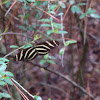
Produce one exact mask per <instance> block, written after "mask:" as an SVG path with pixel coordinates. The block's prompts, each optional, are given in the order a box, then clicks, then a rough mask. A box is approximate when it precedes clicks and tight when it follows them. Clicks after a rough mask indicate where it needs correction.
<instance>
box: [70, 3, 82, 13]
mask: <svg viewBox="0 0 100 100" xmlns="http://www.w3.org/2000/svg"><path fill="white" fill-rule="evenodd" d="M71 11H72V12H73V13H80V11H81V9H80V8H79V7H78V6H75V5H73V6H72V7H71Z"/></svg>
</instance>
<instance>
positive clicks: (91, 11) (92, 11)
mask: <svg viewBox="0 0 100 100" xmlns="http://www.w3.org/2000/svg"><path fill="white" fill-rule="evenodd" d="M95 12H96V10H92V8H89V9H88V11H87V12H86V14H92V13H95Z"/></svg>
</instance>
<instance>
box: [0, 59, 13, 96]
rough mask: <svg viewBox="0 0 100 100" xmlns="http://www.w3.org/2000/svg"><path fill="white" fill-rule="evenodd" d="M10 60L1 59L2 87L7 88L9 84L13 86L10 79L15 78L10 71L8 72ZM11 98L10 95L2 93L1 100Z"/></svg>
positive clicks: (0, 78)
mask: <svg viewBox="0 0 100 100" xmlns="http://www.w3.org/2000/svg"><path fill="white" fill-rule="evenodd" d="M8 63H9V60H8V59H6V58H0V86H6V85H7V84H9V85H13V84H12V82H11V81H10V79H11V78H12V77H13V74H12V73H11V72H9V71H6V68H7V64H8ZM2 97H5V98H10V97H11V96H10V95H9V94H8V93H4V92H3V93H2V92H0V98H2Z"/></svg>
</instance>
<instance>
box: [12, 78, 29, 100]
mask: <svg viewBox="0 0 100 100" xmlns="http://www.w3.org/2000/svg"><path fill="white" fill-rule="evenodd" d="M11 82H12V83H13V81H12V80H11ZM13 85H14V86H15V87H16V89H17V90H18V91H19V93H20V95H21V96H22V97H23V98H24V100H29V99H28V98H27V97H26V95H25V94H24V93H23V92H22V91H21V90H20V89H19V88H18V87H17V86H16V85H15V84H14V83H13Z"/></svg>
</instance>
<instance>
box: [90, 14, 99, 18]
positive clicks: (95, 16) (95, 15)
mask: <svg viewBox="0 0 100 100" xmlns="http://www.w3.org/2000/svg"><path fill="white" fill-rule="evenodd" d="M90 16H91V17H94V18H100V15H98V14H95V13H92V14H90Z"/></svg>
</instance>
